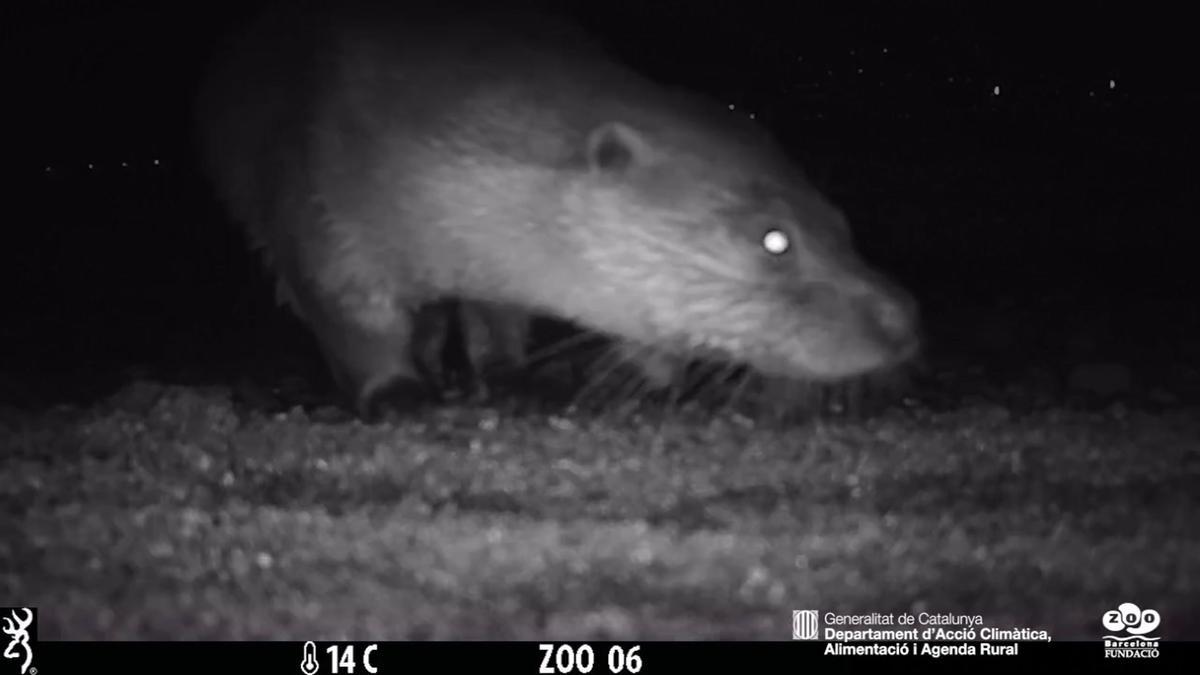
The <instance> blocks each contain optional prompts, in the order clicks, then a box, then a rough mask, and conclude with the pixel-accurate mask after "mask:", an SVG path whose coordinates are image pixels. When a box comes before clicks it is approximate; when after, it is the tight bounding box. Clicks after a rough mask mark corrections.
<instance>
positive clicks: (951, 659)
mask: <svg viewBox="0 0 1200 675" xmlns="http://www.w3.org/2000/svg"><path fill="white" fill-rule="evenodd" d="M372 644H374V645H376V647H375V648H374V649H373V650H371V651H370V652H369V656H368V657H367V658H368V661H369V663H370V665H371V666H372V667H373V668H374V669H375V671H376V672H377V673H380V674H392V675H395V674H399V673H421V674H425V673H430V674H433V673H455V674H457V673H458V672H459V671H460V670H461V671H464V672H467V673H528V674H529V675H540V674H541V673H546V672H552V673H584V672H585V671H584V670H583V668H584V666H585V665H586V663H585V661H586V660H587V658H588V657H587V656H586V654H585V652H586V651H587V650H585V649H584V645H587V646H588V647H589V648H590V652H591V655H592V659H591V669H590V670H589V671H586V672H587V673H589V674H594V675H606V674H608V673H613V672H622V673H630V672H631V667H630V666H631V664H633V663H634V661H633V660H632V659H631V657H632V656H633V655H636V657H637V659H636V665H637V667H638V670H637V672H636V673H633V675H641V674H645V675H659V674H661V673H707V672H714V671H715V672H723V673H735V674H737V675H741V674H742V673H745V674H746V675H750V674H751V673H789V674H791V673H797V672H801V671H802V670H803V669H805V668H808V667H817V668H818V669H819V670H820V671H821V672H824V671H828V670H833V671H847V670H855V671H860V670H862V669H864V668H869V669H872V670H876V669H877V670H881V671H882V670H888V671H891V672H894V669H895V668H896V667H897V666H901V667H905V668H919V669H920V670H921V671H926V670H951V671H954V672H960V673H961V672H963V671H964V670H969V672H971V673H972V675H974V673H976V672H978V671H997V672H999V671H1004V672H1008V673H1011V672H1013V668H1019V667H1029V666H1050V667H1057V668H1065V669H1067V670H1068V671H1070V672H1089V673H1091V672H1133V671H1136V672H1150V671H1155V672H1162V671H1164V670H1169V671H1179V670H1180V669H1181V668H1185V667H1187V666H1188V665H1191V666H1192V667H1193V668H1189V670H1190V671H1191V672H1196V671H1195V670H1194V666H1195V664H1197V663H1198V662H1200V642H1167V641H1163V642H1162V643H1161V644H1160V645H1159V646H1158V648H1157V651H1158V656H1157V657H1156V658H1106V657H1105V647H1104V644H1103V642H1102V641H1100V640H1096V641H1092V642H1020V643H1015V644H1017V651H1018V653H1017V654H1016V655H1015V656H984V655H980V654H979V652H980V651H981V643H978V642H974V643H928V644H930V645H931V646H942V647H947V646H950V645H956V646H961V645H969V646H971V647H973V648H974V651H975V655H974V656H970V655H948V656H940V657H938V658H934V657H933V656H931V655H928V654H920V653H918V654H915V655H914V654H913V653H912V647H913V646H915V647H916V648H917V651H918V652H919V651H920V649H921V645H923V644H925V643H921V642H917V643H907V644H908V645H909V646H910V649H909V652H910V653H909V654H908V655H906V656H904V655H901V656H859V655H841V656H837V655H830V654H827V653H826V651H827V649H828V645H838V646H841V647H842V648H845V647H846V646H864V645H872V644H879V645H897V644H904V643H862V642H858V643H854V642H851V643H826V642H802V641H795V642H791V641H789V642H642V643H638V642H616V643H614V642H566V643H560V642H544V643H539V642H379V643H369V642H316V643H315V644H314V647H315V656H316V658H317V660H318V661H317V662H318V665H319V669H318V670H317V674H315V675H372V673H371V672H370V671H369V670H368V669H367V668H366V665H367V664H366V663H364V662H363V654H364V651H365V650H366V649H368V648H369V647H370V646H371V645H372ZM990 644H993V645H995V644H1010V645H1011V644H1014V643H998V642H996V643H990ZM543 645H549V646H550V648H549V650H550V651H549V660H548V661H547V660H546V659H547V648H546V647H544V646H543ZM563 645H566V647H565V649H562V646H563ZM347 646H353V652H352V656H351V657H350V660H351V662H353V663H354V666H355V667H354V671H353V673H350V671H349V670H348V669H347V668H344V667H342V668H339V669H338V670H337V671H334V670H332V669H331V668H330V665H331V664H330V660H331V658H334V657H336V658H338V660H339V661H341V662H343V663H346V661H344V659H345V658H346V657H345V653H346V647H347ZM330 647H334V648H335V649H336V654H331V653H330V652H329V649H330ZM614 647H615V648H617V651H613V649H614ZM634 647H636V648H637V649H636V650H634ZM35 649H36V656H35V661H34V663H35V665H36V667H37V673H36V675H58V674H60V673H121V674H122V675H126V674H132V673H141V672H153V673H165V674H166V675H178V674H181V673H193V672H194V673H208V674H209V675H227V674H229V675H232V673H243V672H244V673H288V674H289V675H303V672H302V670H301V668H300V664H301V661H302V659H303V654H304V643H302V642H38V643H37V644H36V645H35ZM960 649H961V648H960ZM610 654H611V655H612V657H613V659H614V662H613V663H614V665H619V664H620V663H621V662H622V660H623V661H624V664H625V667H624V668H623V669H620V670H613V669H610V667H609V656H610ZM556 659H561V663H560V662H559V661H557V660H556ZM547 663H548V664H549V666H548V667H549V669H550V670H549V671H547V670H546V669H545V668H546V664H547ZM3 665H7V664H4V663H3V662H0V666H3ZM560 666H567V667H566V668H565V669H564V668H562V667H560Z"/></svg>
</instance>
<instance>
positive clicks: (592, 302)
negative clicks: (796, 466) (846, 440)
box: [197, 7, 918, 415]
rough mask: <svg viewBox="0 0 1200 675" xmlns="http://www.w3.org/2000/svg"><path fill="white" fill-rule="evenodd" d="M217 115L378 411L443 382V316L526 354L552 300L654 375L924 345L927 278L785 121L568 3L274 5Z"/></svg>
mask: <svg viewBox="0 0 1200 675" xmlns="http://www.w3.org/2000/svg"><path fill="white" fill-rule="evenodd" d="M197 121H198V129H199V141H200V148H201V152H202V155H203V157H204V163H205V167H206V170H207V173H208V175H209V176H210V178H211V181H212V183H213V184H214V186H215V190H216V192H217V194H218V196H219V198H220V199H221V201H222V202H223V203H224V205H225V206H226V208H227V210H228V211H229V213H230V215H231V217H232V218H233V219H236V220H237V221H239V222H241V223H243V224H244V226H245V228H246V231H247V234H248V236H249V240H250V242H251V243H252V245H253V246H254V247H255V248H257V249H259V250H261V251H262V253H263V254H264V256H265V258H266V260H267V264H269V265H270V267H271V268H272V269H273V270H274V271H275V273H276V276H277V278H278V280H279V283H278V289H279V296H280V298H281V301H282V302H284V303H285V304H287V305H288V306H290V307H291V309H292V310H293V311H295V312H296V314H297V315H299V316H300V317H301V318H302V320H303V321H304V323H305V324H306V325H307V326H308V327H309V328H310V329H311V330H312V332H313V333H314V335H315V337H316V339H317V342H318V343H319V345H320V347H321V349H322V352H323V354H324V357H325V359H326V360H327V362H328V366H329V368H330V370H331V372H332V373H333V375H334V378H335V380H336V382H337V383H338V385H339V387H340V388H341V389H342V390H343V391H344V392H345V393H346V395H347V396H348V397H349V399H350V401H351V402H352V405H353V406H354V407H355V408H356V409H357V410H358V411H359V412H360V413H362V414H364V415H367V414H368V413H369V411H370V410H372V406H373V405H374V403H375V402H377V401H378V399H379V398H380V397H381V396H382V395H383V394H384V392H386V391H388V390H390V389H392V388H393V387H394V386H396V385H398V384H401V385H403V384H410V383H416V384H419V383H421V382H422V381H425V380H428V379H429V373H428V369H427V368H423V367H422V365H421V364H422V362H425V361H428V356H427V355H424V356H423V355H422V353H423V352H429V351H430V345H434V346H436V345H437V344H438V341H439V340H441V339H443V337H444V330H442V329H441V328H442V327H444V321H445V318H446V313H447V312H461V318H463V321H462V325H463V326H464V327H466V329H467V330H479V327H480V326H483V327H484V328H485V332H486V338H485V339H483V340H480V341H475V344H476V345H482V347H480V348H479V351H481V353H480V354H476V355H473V356H472V358H476V357H478V358H484V357H488V356H494V357H497V358H502V359H505V360H509V361H517V362H519V361H520V360H521V358H522V353H523V349H524V341H525V339H526V336H527V332H528V328H527V326H528V322H529V320H530V317H532V316H546V317H553V318H557V319H561V320H564V321H569V322H571V323H573V324H574V325H578V326H580V327H582V328H583V329H585V330H588V331H594V332H596V333H598V334H602V335H606V336H611V337H612V338H613V339H615V340H616V341H617V342H618V343H620V344H622V345H626V346H627V350H626V351H627V353H628V354H630V355H631V357H632V358H636V355H637V354H645V355H647V362H646V364H645V368H646V371H647V372H648V373H651V374H653V373H661V372H662V371H663V367H662V364H663V362H664V359H665V360H666V362H667V363H682V362H685V361H686V360H688V359H693V358H697V357H699V358H706V359H716V360H720V361H724V362H727V363H730V364H740V365H743V366H747V367H749V368H751V369H753V370H755V371H757V372H761V373H765V374H769V375H771V376H782V377H789V378H798V379H803V380H806V381H825V380H834V379H838V378H845V377H852V376H856V375H861V374H864V373H870V372H873V371H877V370H879V369H884V368H888V367H890V366H893V365H896V364H898V363H901V362H903V361H905V360H906V359H908V358H909V357H910V356H911V355H912V354H913V353H914V352H915V351H916V349H917V347H918V339H917V319H916V305H915V302H914V301H913V299H912V298H911V297H910V296H909V295H908V294H907V293H906V292H905V291H904V290H902V289H900V288H899V287H897V286H896V285H895V284H894V283H892V282H891V281H889V280H888V279H886V278H885V277H884V276H883V275H882V274H880V273H879V272H878V271H876V270H874V269H872V268H870V267H869V266H868V265H866V264H865V263H864V262H863V261H862V259H861V258H860V256H859V255H858V254H857V253H856V251H855V247H854V245H853V242H852V239H851V233H850V228H849V226H848V224H847V222H846V218H845V217H844V216H843V214H842V212H841V211H840V210H839V209H838V208H836V207H835V206H834V205H833V204H831V203H830V202H829V201H828V200H827V199H826V198H825V197H823V196H822V195H821V194H820V193H819V192H818V190H817V189H815V188H814V187H813V186H812V184H811V183H810V182H809V180H807V179H806V177H805V175H804V173H803V172H802V170H801V169H800V167H799V166H797V165H796V164H795V163H794V162H793V161H792V160H791V159H790V158H789V157H788V156H787V155H786V153H785V152H784V151H783V150H782V149H781V148H780V147H779V145H778V144H777V142H776V141H775V140H774V138H773V137H772V136H771V134H770V133H769V132H767V131H766V130H765V129H763V128H762V127H760V126H759V125H757V124H756V123H754V122H752V121H750V120H748V119H746V118H744V117H741V116H738V115H735V114H732V113H730V112H729V111H728V110H727V109H726V108H725V106H722V105H718V104H717V103H716V102H714V101H712V100H710V99H708V98H706V97H704V96H703V95H700V94H696V93H692V92H686V91H681V90H679V89H677V88H674V87H671V86H669V85H667V84H665V83H663V82H660V81H658V80H656V79H652V78H650V77H648V76H645V75H643V74H641V73H639V72H638V71H637V70H635V69H633V68H632V67H630V66H628V65H626V64H625V63H624V62H623V61H621V60H620V59H618V58H615V57H613V56H611V55H610V54H608V53H607V52H606V51H605V50H604V49H603V48H601V47H599V46H598V44H597V43H596V42H594V41H592V40H591V39H590V37H589V36H587V35H586V34H584V33H583V32H581V31H579V29H577V28H576V27H575V26H572V25H570V24H569V23H564V22H561V21H559V20H543V19H541V18H537V17H532V16H530V15H524V14H519V13H512V12H506V13H505V14H503V15H498V14H497V15H484V16H479V15H465V14H455V15H452V16H439V15H437V14H430V13H421V12H417V13H407V12H395V11H392V10H379V9H378V8H376V7H368V8H367V9H365V10H364V9H363V8H355V10H353V11H349V10H345V9H333V10H322V9H317V10H311V11H304V12H292V11H283V12H275V13H268V14H267V15H266V16H265V17H264V18H263V19H261V20H260V21H258V22H256V23H255V24H253V25H252V26H251V27H250V28H248V29H246V30H245V31H243V32H241V33H239V34H238V35H237V36H235V37H234V38H233V39H231V40H230V41H229V43H228V44H227V45H225V46H224V47H223V48H222V49H221V50H220V51H219V52H218V56H217V57H216V58H215V59H214V60H213V62H212V65H211V67H210V69H209V74H208V76H207V77H206V80H205V83H204V85H203V86H202V88H201V91H200V95H199V96H198V99H197ZM447 301H449V302H450V304H448V305H446V304H442V303H445V302H447ZM446 307H450V308H453V309H445V308H446ZM430 308H435V309H430ZM423 316H424V317H426V318H424V319H423V318H422V317H423ZM472 326H473V327H474V328H472ZM423 334H425V335H423ZM482 352H487V354H484V353H482ZM655 379H661V376H658V375H656V376H655Z"/></svg>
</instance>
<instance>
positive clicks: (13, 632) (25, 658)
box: [2, 607, 37, 675]
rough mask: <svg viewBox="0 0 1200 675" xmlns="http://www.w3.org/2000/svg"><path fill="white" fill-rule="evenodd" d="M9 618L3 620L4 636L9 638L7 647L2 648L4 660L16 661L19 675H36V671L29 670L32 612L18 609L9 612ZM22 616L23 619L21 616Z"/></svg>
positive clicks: (25, 608) (23, 608)
mask: <svg viewBox="0 0 1200 675" xmlns="http://www.w3.org/2000/svg"><path fill="white" fill-rule="evenodd" d="M10 613H11V616H8V617H5V618H4V627H3V629H2V630H3V631H4V634H5V635H7V636H8V637H9V642H8V646H7V647H5V648H4V658H6V659H18V660H19V662H20V664H21V670H20V672H21V675H36V673H37V669H36V668H30V664H31V663H32V662H33V648H32V647H30V646H29V627H30V626H31V625H33V610H32V609H30V608H28V607H20V608H18V609H13V610H10ZM22 614H24V618H22V617H21V615H22Z"/></svg>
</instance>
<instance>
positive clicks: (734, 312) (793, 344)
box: [569, 118, 918, 380]
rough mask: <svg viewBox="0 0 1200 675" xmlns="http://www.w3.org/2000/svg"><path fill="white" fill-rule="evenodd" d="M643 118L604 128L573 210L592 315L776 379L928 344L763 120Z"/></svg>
mask: <svg viewBox="0 0 1200 675" xmlns="http://www.w3.org/2000/svg"><path fill="white" fill-rule="evenodd" d="M729 128H730V127H728V126H726V125H725V124H723V123H722V124H718V125H712V124H709V125H703V126H701V125H695V124H692V123H691V121H690V120H686V119H684V120H681V119H679V118H672V119H669V120H666V121H665V123H664V121H662V120H654V119H644V120H641V121H640V122H639V121H636V120H635V121H631V122H625V121H622V122H612V123H605V124H600V125H598V126H597V127H595V128H594V129H593V130H592V131H591V132H590V134H589V135H588V137H587V139H586V145H585V148H584V150H583V155H584V156H585V158H586V162H584V163H583V164H584V166H582V167H581V168H580V170H579V171H578V172H577V176H576V179H575V184H574V186H573V189H572V190H571V191H570V193H569V199H570V200H571V201H572V203H571V204H570V208H571V209H572V210H574V211H576V216H578V215H579V212H582V213H584V214H586V220H587V222H588V226H587V227H584V228H572V234H573V235H574V236H578V237H582V238H584V239H585V240H586V241H582V242H579V250H580V251H581V252H582V253H583V257H584V258H585V260H586V262H587V269H585V270H580V275H581V276H583V275H586V276H587V277H588V283H589V285H590V286H591V287H592V289H593V290H594V292H595V294H596V296H597V297H598V298H607V299H608V300H607V301H604V300H598V301H596V302H593V303H591V304H590V305H589V306H588V308H587V309H586V310H585V311H584V316H581V317H580V318H581V319H583V320H584V321H585V322H586V323H589V324H591V325H592V326H593V327H595V328H598V329H600V330H607V331H609V332H611V333H613V334H615V335H617V336H619V337H621V338H624V339H627V340H631V341H633V342H635V343H642V344H645V345H652V346H654V347H656V348H661V349H665V350H667V351H670V352H675V353H677V354H680V355H686V356H692V355H698V354H702V355H707V356H715V357H717V358H721V359H724V360H727V361H730V362H735V363H740V364H746V365H750V366H751V367H753V368H755V369H756V370H758V371H760V372H763V373H765V374H770V375H782V376H787V377H796V378H803V379H807V380H826V379H836V378H842V377H851V376H855V375H860V374H865V373H870V372H873V371H877V370H880V369H883V368H887V367H889V366H893V365H896V364H899V363H901V362H903V361H905V360H906V359H907V358H908V357H910V356H911V355H912V354H913V353H914V352H915V351H916V349H917V343H918V340H917V336H916V335H917V331H916V323H917V321H916V309H915V305H914V302H913V301H912V299H911V298H910V297H909V296H908V295H907V294H906V293H905V292H904V291H902V290H901V289H899V288H897V287H896V286H894V285H893V284H891V283H889V282H888V281H887V280H886V279H885V278H884V277H883V276H882V275H880V274H879V273H877V272H876V271H874V270H872V269H870V268H869V267H868V266H867V265H866V264H864V262H863V261H862V260H861V259H860V258H859V256H858V255H857V253H856V252H855V250H854V247H853V245H852V242H851V237H850V231H849V228H848V227H847V224H846V220H845V218H844V217H843V215H842V214H841V213H840V212H839V211H838V210H837V209H836V208H835V207H833V206H832V205H831V204H830V203H829V202H827V201H826V200H825V199H824V198H823V197H822V196H821V195H820V194H818V193H817V191H816V190H815V189H814V188H813V187H812V186H811V185H810V184H809V183H808V182H807V181H806V180H805V179H804V178H803V177H802V176H801V174H800V172H799V171H798V170H797V169H796V168H794V167H793V166H792V165H791V164H790V163H789V162H788V161H787V160H786V159H785V158H783V156H782V155H781V153H779V152H778V151H777V150H776V148H775V146H774V144H773V142H772V141H770V140H769V139H768V138H766V137H765V136H763V135H762V134H761V132H758V131H752V132H751V133H749V134H746V133H743V132H737V133H734V132H731V131H729Z"/></svg>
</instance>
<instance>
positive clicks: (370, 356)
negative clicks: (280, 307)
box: [305, 296, 431, 419]
mask: <svg viewBox="0 0 1200 675" xmlns="http://www.w3.org/2000/svg"><path fill="white" fill-rule="evenodd" d="M318 304H319V306H320V307H319V311H317V312H305V316H306V318H307V320H308V323H309V325H310V326H311V328H312V329H313V332H314V333H315V334H316V337H317V341H318V343H319V344H320V346H321V350H322V352H323V354H324V356H325V360H326V362H327V363H328V365H329V368H330V371H331V372H332V374H333V377H334V380H335V381H336V383H337V385H338V387H339V388H340V389H341V390H342V391H343V392H344V394H345V395H346V396H347V397H348V398H349V399H350V403H351V404H352V405H353V407H354V409H355V411H356V412H357V413H358V415H359V416H360V417H363V418H366V419H370V418H373V417H376V416H377V415H378V414H379V413H380V412H381V410H380V409H379V408H380V405H381V403H382V402H383V401H384V399H392V398H395V399H398V400H407V401H408V402H415V401H418V400H421V399H423V398H426V397H428V396H429V394H430V393H431V391H430V387H429V383H428V382H426V381H425V379H424V377H423V376H422V374H421V373H420V371H419V370H418V369H417V367H416V366H415V364H414V361H413V357H412V342H413V325H414V320H413V314H412V311H411V310H408V309H407V308H405V307H403V306H401V305H399V304H397V303H396V302H395V301H393V300H392V299H391V298H384V297H379V296H342V297H340V298H323V299H322V300H321V301H320V302H319V303H318ZM397 402H399V401H397Z"/></svg>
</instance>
